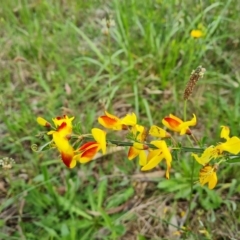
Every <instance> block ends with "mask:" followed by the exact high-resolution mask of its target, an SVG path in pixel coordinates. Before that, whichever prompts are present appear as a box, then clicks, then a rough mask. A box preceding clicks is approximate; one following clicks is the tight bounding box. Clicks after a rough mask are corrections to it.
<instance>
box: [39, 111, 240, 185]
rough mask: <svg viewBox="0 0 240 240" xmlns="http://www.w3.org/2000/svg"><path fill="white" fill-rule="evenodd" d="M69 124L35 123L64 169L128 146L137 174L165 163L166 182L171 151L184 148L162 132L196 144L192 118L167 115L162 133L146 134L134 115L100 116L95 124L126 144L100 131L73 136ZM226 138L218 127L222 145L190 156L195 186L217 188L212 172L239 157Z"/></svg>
mask: <svg viewBox="0 0 240 240" xmlns="http://www.w3.org/2000/svg"><path fill="white" fill-rule="evenodd" d="M73 120H74V117H68V116H66V115H64V116H62V117H56V118H53V119H52V122H53V125H52V124H51V123H49V122H48V121H46V120H45V119H43V118H41V117H38V118H37V122H38V123H39V124H40V125H42V126H45V127H46V128H47V129H48V131H47V134H48V135H50V136H52V140H51V143H53V144H52V146H53V147H56V148H57V149H58V151H59V153H60V155H61V159H62V161H63V163H64V164H65V165H66V166H67V167H68V168H73V167H75V166H76V164H77V162H79V163H88V162H89V161H92V160H93V159H95V157H96V154H97V152H99V151H101V152H102V154H105V153H106V152H107V149H108V147H109V146H112V145H118V146H128V147H129V149H128V155H127V157H128V159H129V160H133V159H135V158H138V159H139V161H138V163H139V165H140V168H141V171H148V170H151V169H153V168H155V167H156V166H158V165H159V164H160V163H161V162H162V161H163V160H165V163H166V178H167V179H169V177H170V169H171V165H172V160H173V157H172V151H173V150H174V149H175V150H178V149H181V148H184V147H180V148H176V147H175V146H174V145H175V140H174V138H173V136H172V135H171V134H170V133H169V132H167V131H166V130H165V129H167V130H171V131H173V132H176V133H178V134H179V135H189V136H192V138H193V139H194V140H195V142H196V143H198V141H196V139H195V138H194V136H193V133H192V131H191V129H190V127H193V126H195V125H196V124H197V118H196V116H195V114H193V117H192V119H190V120H188V121H183V120H181V119H180V118H178V117H176V116H174V115H173V114H169V115H168V116H166V117H164V118H163V119H162V124H163V126H164V127H165V129H163V128H161V127H159V126H156V125H153V126H151V127H150V129H149V130H147V128H146V127H144V126H142V125H140V124H138V121H137V116H136V115H135V114H134V113H130V114H127V115H126V116H124V117H123V118H119V117H117V116H115V115H112V114H110V113H109V112H107V111H105V113H104V115H102V116H100V117H99V118H98V123H99V124H100V125H102V126H103V127H104V128H106V129H108V130H113V131H127V133H128V134H127V135H125V136H126V137H127V141H124V142H121V141H113V140H108V139H107V137H106V135H107V133H106V131H104V130H102V129H100V128H92V130H91V134H85V135H81V136H78V135H75V134H73V125H72V122H73ZM229 135H230V129H229V128H228V127H226V126H222V130H221V135H220V137H221V138H223V139H224V141H222V142H220V143H218V144H217V145H215V146H209V147H208V148H206V149H205V150H204V151H203V152H202V154H201V156H198V155H197V154H195V153H192V156H193V158H194V159H195V160H196V161H197V162H198V163H199V164H201V165H202V168H201V170H200V173H199V183H200V184H201V185H205V184H208V187H209V189H213V188H214V187H215V186H216V184H217V173H216V172H217V169H218V167H219V165H220V164H221V163H222V162H224V161H226V159H228V158H229V157H231V156H232V155H237V154H239V153H240V139H239V138H238V137H236V136H233V137H230V136H229ZM72 136H74V139H77V141H75V143H74V144H72V139H71V138H72ZM86 136H87V137H86ZM89 136H90V137H89ZM167 139H170V140H167ZM80 140H81V141H80ZM82 140H83V141H82ZM79 143H80V144H79ZM195 149H196V148H195ZM192 151H193V152H194V148H192ZM211 161H214V163H211V164H210V162H211Z"/></svg>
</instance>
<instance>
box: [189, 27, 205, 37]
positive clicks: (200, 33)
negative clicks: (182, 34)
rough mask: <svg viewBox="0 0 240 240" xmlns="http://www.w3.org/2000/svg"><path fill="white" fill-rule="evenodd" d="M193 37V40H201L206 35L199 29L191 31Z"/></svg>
mask: <svg viewBox="0 0 240 240" xmlns="http://www.w3.org/2000/svg"><path fill="white" fill-rule="evenodd" d="M190 35H191V37H193V38H200V37H202V36H203V35H204V34H203V31H201V30H199V29H194V30H192V31H191V33H190Z"/></svg>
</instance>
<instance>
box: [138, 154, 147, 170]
mask: <svg viewBox="0 0 240 240" xmlns="http://www.w3.org/2000/svg"><path fill="white" fill-rule="evenodd" d="M146 164H147V154H146V151H145V150H141V151H140V152H139V165H140V166H144V165H146Z"/></svg>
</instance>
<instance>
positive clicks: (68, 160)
mask: <svg viewBox="0 0 240 240" xmlns="http://www.w3.org/2000/svg"><path fill="white" fill-rule="evenodd" d="M73 119H74V117H71V118H69V117H68V116H67V115H64V116H62V117H56V118H53V119H52V120H53V122H54V125H55V126H56V129H54V130H51V131H49V132H48V135H52V136H53V142H54V143H55V145H56V147H57V149H58V151H59V152H60V154H61V158H62V161H63V163H64V164H65V165H66V166H67V167H68V168H73V167H75V166H76V160H75V158H74V149H73V147H72V146H71V144H70V143H69V141H68V140H69V138H70V136H71V134H72V121H73ZM37 122H38V123H39V124H40V125H42V126H46V127H50V126H51V124H50V123H49V122H47V121H46V120H45V119H44V118H42V117H38V118H37Z"/></svg>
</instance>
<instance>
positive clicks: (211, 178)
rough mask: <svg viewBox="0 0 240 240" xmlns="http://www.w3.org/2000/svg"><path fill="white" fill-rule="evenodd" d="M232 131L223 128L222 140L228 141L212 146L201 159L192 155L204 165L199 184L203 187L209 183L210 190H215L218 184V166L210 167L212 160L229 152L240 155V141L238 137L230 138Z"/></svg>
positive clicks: (225, 127)
mask: <svg viewBox="0 0 240 240" xmlns="http://www.w3.org/2000/svg"><path fill="white" fill-rule="evenodd" d="M229 134H230V129H229V128H228V127H227V126H222V130H221V134H220V136H221V138H224V139H225V140H226V141H225V142H221V143H219V144H218V145H217V146H210V147H208V148H207V149H205V151H204V152H203V153H202V155H201V156H200V157H199V156H198V155H197V154H194V153H193V154H192V156H193V157H194V158H195V160H196V161H197V162H198V163H200V164H201V165H203V168H202V169H201V170H200V174H199V182H200V184H201V185H204V184H206V183H208V187H209V189H213V188H214V187H215V186H216V184H217V173H216V171H217V168H218V165H219V164H220V162H219V163H218V164H215V165H213V166H210V165H209V164H208V163H209V162H210V161H211V160H212V159H216V158H219V157H223V156H224V152H229V153H231V154H238V153H239V152H240V139H239V138H238V137H235V136H233V137H229Z"/></svg>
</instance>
